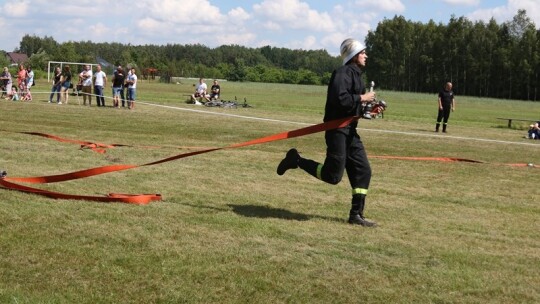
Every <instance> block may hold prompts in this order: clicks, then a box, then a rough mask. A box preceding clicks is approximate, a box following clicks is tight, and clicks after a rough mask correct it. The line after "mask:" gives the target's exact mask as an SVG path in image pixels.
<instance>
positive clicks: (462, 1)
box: [444, 0, 480, 6]
mask: <svg viewBox="0 0 540 304" xmlns="http://www.w3.org/2000/svg"><path fill="white" fill-rule="evenodd" d="M444 2H445V3H447V4H450V5H466V6H477V5H479V4H480V0H444Z"/></svg>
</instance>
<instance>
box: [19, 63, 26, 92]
mask: <svg viewBox="0 0 540 304" xmlns="http://www.w3.org/2000/svg"><path fill="white" fill-rule="evenodd" d="M26 78H28V72H27V71H26V69H25V68H24V66H23V65H22V64H19V71H18V72H17V86H18V87H19V90H20V91H21V92H23V91H25V90H26Z"/></svg>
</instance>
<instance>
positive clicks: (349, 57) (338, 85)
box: [277, 39, 376, 227]
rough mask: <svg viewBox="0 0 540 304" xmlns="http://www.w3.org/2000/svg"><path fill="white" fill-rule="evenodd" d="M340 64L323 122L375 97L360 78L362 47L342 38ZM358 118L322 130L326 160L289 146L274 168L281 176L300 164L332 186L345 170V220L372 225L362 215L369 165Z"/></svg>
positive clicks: (355, 110) (359, 108) (363, 57)
mask: <svg viewBox="0 0 540 304" xmlns="http://www.w3.org/2000/svg"><path fill="white" fill-rule="evenodd" d="M340 52H341V57H342V58H343V66H341V67H339V68H337V69H336V70H335V71H334V72H333V73H332V76H331V78H330V83H329V85H328V92H327V95H326V106H325V110H324V119H323V121H325V122H328V121H332V120H336V119H340V118H347V117H350V116H359V115H361V111H362V102H371V101H373V100H375V93H374V92H366V86H365V84H364V81H363V80H362V74H363V72H362V68H364V67H365V66H366V60H367V58H368V56H367V54H366V48H365V47H364V45H363V44H362V43H360V42H359V41H357V40H354V39H346V40H345V41H343V43H341V47H340ZM357 126H358V121H356V120H355V121H353V122H351V123H350V124H349V125H347V126H345V127H343V128H339V129H334V130H328V131H326V133H325V135H324V137H325V139H326V159H325V160H324V163H323V164H321V163H318V162H315V161H313V160H310V159H306V158H303V157H301V156H300V154H298V151H297V150H296V149H294V148H293V149H290V150H289V151H288V152H287V154H286V156H285V158H284V159H283V160H282V161H281V162H280V163H279V165H278V167H277V174H279V175H283V174H284V173H285V171H287V170H289V169H296V168H298V167H300V168H301V169H303V170H304V171H305V172H307V173H308V174H310V175H312V176H314V177H316V178H318V179H320V180H322V181H324V182H326V183H329V184H332V185H336V184H338V183H339V182H340V181H341V179H342V177H343V173H344V171H345V170H347V176H348V178H349V183H350V185H351V188H352V200H351V210H350V211H349V219H348V222H349V223H350V224H354V225H361V226H364V227H373V226H375V225H376V224H375V223H374V222H371V221H368V220H367V219H365V217H364V207H365V203H366V195H367V193H368V187H369V183H370V181H371V167H370V165H369V161H368V158H367V155H366V150H365V149H364V145H363V144H362V141H361V140H360V136H359V135H358V133H357V131H356V127H357Z"/></svg>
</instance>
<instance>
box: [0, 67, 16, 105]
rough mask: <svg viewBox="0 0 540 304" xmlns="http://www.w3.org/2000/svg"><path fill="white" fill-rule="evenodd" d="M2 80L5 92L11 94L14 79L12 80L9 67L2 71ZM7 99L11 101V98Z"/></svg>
mask: <svg viewBox="0 0 540 304" xmlns="http://www.w3.org/2000/svg"><path fill="white" fill-rule="evenodd" d="M0 79H1V80H2V82H3V83H2V84H3V87H4V92H5V93H6V95H9V94H11V87H12V86H13V79H11V73H10V72H9V69H8V68H7V67H4V69H3V71H2V75H0ZM2 95H3V94H2ZM6 99H9V97H6Z"/></svg>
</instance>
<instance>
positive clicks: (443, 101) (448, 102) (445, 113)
mask: <svg viewBox="0 0 540 304" xmlns="http://www.w3.org/2000/svg"><path fill="white" fill-rule="evenodd" d="M455 106H456V101H455V99H454V92H453V91H452V83H451V82H447V83H446V84H445V85H444V89H442V90H441V91H440V92H439V114H438V115H437V124H436V125H435V132H439V127H440V126H441V121H442V123H443V127H442V131H443V133H446V126H447V125H448V118H450V111H452V112H454V109H455Z"/></svg>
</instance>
